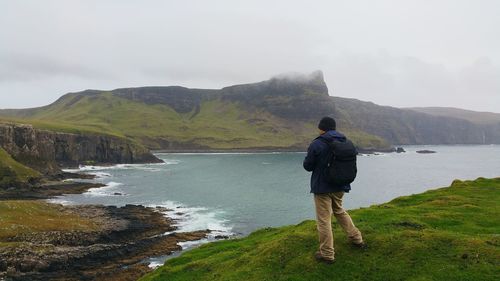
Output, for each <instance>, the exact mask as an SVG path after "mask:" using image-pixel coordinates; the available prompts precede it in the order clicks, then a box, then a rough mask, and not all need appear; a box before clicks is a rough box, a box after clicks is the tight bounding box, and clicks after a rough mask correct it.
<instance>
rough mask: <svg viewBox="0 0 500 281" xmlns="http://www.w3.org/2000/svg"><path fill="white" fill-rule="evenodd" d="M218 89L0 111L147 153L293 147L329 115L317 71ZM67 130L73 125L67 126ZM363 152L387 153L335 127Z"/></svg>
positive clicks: (115, 95) (125, 93)
mask: <svg viewBox="0 0 500 281" xmlns="http://www.w3.org/2000/svg"><path fill="white" fill-rule="evenodd" d="M306 78H307V79H306V80H300V81H292V80H288V79H285V78H284V79H271V80H268V81H264V82H260V83H255V84H246V85H236V86H231V87H227V88H223V89H221V90H202V89H188V88H183V87H143V88H126V89H116V90H113V91H95V90H88V91H84V92H79V93H70V94H67V95H65V96H63V97H61V98H60V99H59V100H57V101H56V102H54V103H53V104H50V105H48V106H45V107H40V108H33V109H25V110H3V111H0V115H3V116H4V117H3V118H4V119H8V120H12V121H15V122H26V123H30V124H33V125H34V126H36V127H38V128H44V129H51V130H59V129H62V130H64V131H71V130H77V131H88V132H93V133H105V134H110V135H114V136H121V137H127V138H130V139H133V140H136V141H137V142H140V143H141V144H143V145H145V146H147V147H148V148H150V149H174V150H182V149H186V150H190V149H294V150H297V149H300V150H303V149H305V148H306V147H307V145H308V143H309V142H310V141H311V140H312V139H313V138H314V137H315V136H316V135H317V134H318V131H317V128H316V125H317V122H318V120H319V119H320V118H321V117H323V116H325V115H329V114H330V115H331V114H333V113H334V105H333V103H332V101H331V99H330V97H329V96H328V89H327V88H326V84H325V83H324V81H323V76H322V74H321V73H313V74H311V75H310V76H308V77H306ZM72 126H73V127H72ZM341 131H343V132H345V133H346V134H347V135H348V136H349V137H350V138H351V139H353V141H354V142H355V143H357V144H358V145H359V146H361V147H363V148H373V149H389V148H390V145H389V143H387V142H386V141H384V140H383V139H382V138H381V137H378V136H375V135H372V134H368V133H366V132H363V131H362V130H358V129H356V128H353V127H345V128H342V129H341Z"/></svg>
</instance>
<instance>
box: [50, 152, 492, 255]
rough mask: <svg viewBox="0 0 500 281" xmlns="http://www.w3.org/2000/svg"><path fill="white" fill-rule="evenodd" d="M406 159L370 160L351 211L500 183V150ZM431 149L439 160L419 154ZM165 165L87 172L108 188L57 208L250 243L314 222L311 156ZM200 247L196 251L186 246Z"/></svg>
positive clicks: (190, 157) (172, 158) (247, 156)
mask: <svg viewBox="0 0 500 281" xmlns="http://www.w3.org/2000/svg"><path fill="white" fill-rule="evenodd" d="M405 149H406V150H407V152H406V153H400V154H396V153H388V154H379V155H363V156H360V157H359V158H358V171H359V172H358V177H357V179H356V181H355V182H354V183H353V185H352V191H351V192H350V193H349V194H347V195H346V196H345V200H344V206H345V207H346V208H348V209H353V208H359V207H366V206H370V205H372V204H377V203H383V202H387V201H389V200H391V199H393V198H395V197H398V196H402V195H410V194H414V193H420V192H423V191H425V190H429V189H434V188H439V187H443V186H448V185H449V184H450V183H451V182H452V181H453V180H454V179H475V178H477V177H498V176H500V145H476V146H472V145H470V146H458V145H457V146H406V147H405ZM420 149H430V150H434V151H436V152H437V153H435V154H418V153H416V152H415V151H416V150H420ZM157 156H158V157H159V158H161V159H163V160H164V161H165V163H163V164H140V165H128V164H123V165H116V166H111V167H95V166H85V167H80V169H79V171H85V172H88V173H92V174H95V175H97V176H98V178H97V179H95V180H93V181H96V182H101V183H104V184H106V186H105V187H102V188H93V189H90V190H89V191H88V192H86V193H83V194H76V195H64V196H60V197H57V198H54V199H51V200H50V201H52V202H57V203H62V204H104V205H117V206H122V205H125V204H141V205H145V206H153V207H154V206H162V207H166V208H168V209H169V211H166V212H165V213H166V215H168V216H170V217H173V218H175V219H177V226H178V228H179V230H178V231H192V230H199V229H210V230H213V233H212V236H211V237H209V239H207V241H210V240H213V239H214V237H215V236H216V235H246V234H248V233H250V232H252V231H254V230H256V229H258V228H262V227H267V226H281V225H288V224H297V223H299V222H301V221H303V220H305V219H314V207H313V201H312V195H311V194H310V193H309V177H310V174H309V173H308V172H306V171H305V170H303V168H302V160H303V159H304V156H305V153H227V154H226V153H214V154H164V153H160V154H157ZM183 246H185V247H190V246H192V245H191V244H190V243H187V244H186V245H183Z"/></svg>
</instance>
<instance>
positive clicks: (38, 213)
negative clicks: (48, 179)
mask: <svg viewBox="0 0 500 281" xmlns="http://www.w3.org/2000/svg"><path fill="white" fill-rule="evenodd" d="M97 228H98V225H96V224H95V223H94V222H92V221H90V220H88V219H85V218H82V217H80V216H78V215H76V214H71V213H68V212H65V211H63V210H62V207H61V206H59V205H55V204H49V203H45V202H42V201H32V200H28V201H19V200H12V201H0V243H2V242H3V243H6V242H7V241H6V240H7V239H8V238H11V237H14V236H16V235H17V234H22V233H32V232H47V231H91V230H95V229H97ZM5 245H7V244H4V246H5ZM0 246H1V244H0Z"/></svg>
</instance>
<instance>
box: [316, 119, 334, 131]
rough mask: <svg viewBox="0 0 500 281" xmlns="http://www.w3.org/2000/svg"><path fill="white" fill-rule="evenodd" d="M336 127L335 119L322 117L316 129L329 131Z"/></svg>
mask: <svg viewBox="0 0 500 281" xmlns="http://www.w3.org/2000/svg"><path fill="white" fill-rule="evenodd" d="M336 127H337V124H336V123H335V119H333V118H332V117H328V116H327V117H323V118H321V120H320V121H319V124H318V129H320V130H323V131H325V132H326V131H330V130H335V129H336Z"/></svg>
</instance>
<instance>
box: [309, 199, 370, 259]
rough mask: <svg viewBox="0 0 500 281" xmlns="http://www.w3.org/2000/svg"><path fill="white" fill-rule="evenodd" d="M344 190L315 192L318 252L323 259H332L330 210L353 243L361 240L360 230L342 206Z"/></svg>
mask: <svg viewBox="0 0 500 281" xmlns="http://www.w3.org/2000/svg"><path fill="white" fill-rule="evenodd" d="M343 196H344V192H332V193H325V194H315V195H314V204H315V206H316V222H317V227H318V233H319V252H320V254H321V255H322V256H323V257H324V258H325V259H332V260H333V259H334V258H335V251H334V249H333V232H332V212H333V215H334V216H335V218H336V219H337V222H338V223H339V225H340V226H341V227H342V230H344V232H345V233H346V235H347V237H348V238H349V240H350V241H351V242H353V243H356V244H357V243H361V242H363V238H362V237H361V232H360V231H359V230H358V229H357V228H356V226H354V223H353V222H352V219H351V217H350V216H349V214H348V213H347V212H346V211H345V210H344V208H342V197H343Z"/></svg>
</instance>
